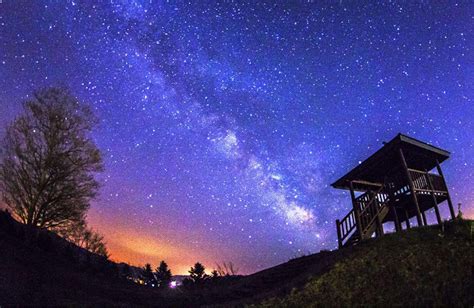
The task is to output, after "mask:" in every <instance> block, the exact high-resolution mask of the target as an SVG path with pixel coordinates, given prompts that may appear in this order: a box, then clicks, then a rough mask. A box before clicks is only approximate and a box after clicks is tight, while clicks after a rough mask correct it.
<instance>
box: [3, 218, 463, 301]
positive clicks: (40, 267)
mask: <svg viewBox="0 0 474 308" xmlns="http://www.w3.org/2000/svg"><path fill="white" fill-rule="evenodd" d="M421 229H426V230H434V228H433V227H431V228H420V230H421ZM413 230H415V231H413ZM436 230H437V229H436ZM410 232H420V231H416V229H412V231H409V232H407V233H410ZM426 232H428V231H426ZM430 232H433V231H430ZM436 232H437V231H436ZM436 232H435V233H436ZM397 236H399V235H398V234H397V235H395V234H394V235H387V236H386V237H384V238H383V239H381V240H374V241H372V240H371V241H368V242H367V243H363V244H361V245H358V246H356V247H351V248H345V249H341V250H338V251H331V252H320V253H317V254H313V255H310V256H305V257H301V258H297V259H294V260H291V261H289V262H287V263H284V264H281V265H278V266H275V267H272V268H269V269H267V270H264V271H261V272H258V273H255V274H252V275H249V276H242V277H229V278H222V279H220V280H218V281H216V282H209V283H206V284H204V285H202V286H199V287H196V288H191V289H189V288H188V289H183V288H179V289H174V290H171V289H170V290H164V291H160V290H157V289H152V288H148V287H145V286H140V285H136V284H134V283H132V282H130V281H128V280H125V279H120V278H118V277H117V264H115V263H113V262H109V261H107V260H105V259H104V258H102V257H99V256H97V255H93V254H90V253H88V252H86V251H84V250H83V249H81V248H78V247H77V246H74V245H72V244H70V243H68V242H66V241H64V240H63V239H61V238H59V237H58V236H56V235H55V234H53V233H51V232H47V231H43V230H37V229H35V228H27V227H26V226H24V225H21V224H19V223H17V222H16V221H14V220H12V219H11V218H10V217H9V215H7V214H5V213H4V212H0V273H1V275H0V305H71V304H72V305H74V304H76V305H117V306H120V305H123V306H130V305H144V306H150V305H154V306H186V307H189V306H201V305H211V306H212V305H225V306H242V305H244V304H253V303H259V302H261V301H262V300H264V299H268V298H278V297H283V296H285V295H286V294H289V293H290V291H291V290H292V289H294V288H298V289H303V290H304V289H305V285H306V284H307V283H308V281H309V282H310V283H311V282H312V281H314V279H316V278H318V277H321V275H323V274H325V273H332V272H333V271H332V270H331V269H333V268H334V266H335V264H336V263H338V264H339V263H341V262H342V263H344V262H345V261H347V260H351V258H355V257H357V256H359V255H361V254H364V251H365V250H367V249H372V248H371V247H372V246H374V245H378V244H377V242H383V241H385V242H389V241H390V238H391V239H392V240H391V241H392V242H393V239H394V238H396V237H397ZM405 237H406V236H405ZM447 237H449V235H447ZM386 238H387V239H388V240H386ZM414 240H420V239H419V238H418V237H415V239H414ZM423 240H424V241H429V240H430V239H429V236H425V238H424V239H423ZM468 241H469V243H468V245H469V247H471V246H470V245H471V244H470V239H468ZM404 245H405V246H404ZM407 245H410V243H408V242H407V243H404V244H402V246H401V248H400V243H398V246H397V247H399V248H397V249H403V247H409V246H407ZM372 250H373V249H372ZM374 251H378V250H374ZM469 259H470V260H471V262H470V263H469V262H468V264H470V265H471V267H470V268H466V269H465V271H467V272H469V271H470V273H471V274H472V256H471V257H470V258H469ZM452 262H457V261H456V260H452ZM330 270H331V271H330ZM387 275H389V276H390V275H391V273H387ZM446 275H449V273H446ZM471 277H472V275H471ZM308 300H309V301H311V298H309V299H308V298H305V301H308ZM271 303H272V304H271V305H273V304H275V305H276V304H277V302H275V300H274V302H271ZM299 305H301V303H299Z"/></svg>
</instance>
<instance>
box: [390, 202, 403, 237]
mask: <svg viewBox="0 0 474 308" xmlns="http://www.w3.org/2000/svg"><path fill="white" fill-rule="evenodd" d="M390 208H391V210H392V215H393V218H394V222H395V231H397V232H400V231H401V230H402V224H401V223H400V220H398V214H397V209H396V207H395V206H391V207H390Z"/></svg>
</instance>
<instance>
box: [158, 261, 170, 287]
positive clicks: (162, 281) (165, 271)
mask: <svg viewBox="0 0 474 308" xmlns="http://www.w3.org/2000/svg"><path fill="white" fill-rule="evenodd" d="M155 276H156V281H157V283H158V286H159V287H160V288H165V287H167V286H169V283H170V281H171V276H172V275H171V270H170V269H169V268H168V264H166V262H165V261H161V262H160V265H159V266H158V267H157V268H156V273H155Z"/></svg>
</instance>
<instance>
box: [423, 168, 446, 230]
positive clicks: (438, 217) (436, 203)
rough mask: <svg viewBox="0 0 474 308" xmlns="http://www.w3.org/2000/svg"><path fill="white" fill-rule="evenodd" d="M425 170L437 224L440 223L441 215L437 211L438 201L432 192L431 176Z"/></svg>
mask: <svg viewBox="0 0 474 308" xmlns="http://www.w3.org/2000/svg"><path fill="white" fill-rule="evenodd" d="M425 172H426V178H427V179H428V185H429V187H430V190H431V197H432V198H433V207H434V209H435V213H436V220H437V221H438V225H441V224H442V221H441V215H440V213H439V208H438V201H437V200H436V195H435V193H434V186H433V182H431V178H430V176H429V174H428V171H427V170H425Z"/></svg>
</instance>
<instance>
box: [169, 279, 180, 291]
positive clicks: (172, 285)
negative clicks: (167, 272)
mask: <svg viewBox="0 0 474 308" xmlns="http://www.w3.org/2000/svg"><path fill="white" fill-rule="evenodd" d="M177 286H178V283H177V282H176V280H173V281H171V282H170V288H172V289H174V288H176V287H177Z"/></svg>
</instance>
